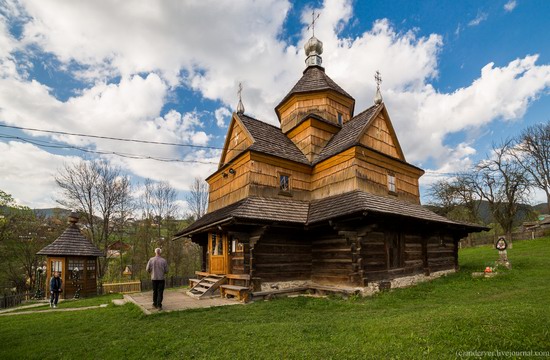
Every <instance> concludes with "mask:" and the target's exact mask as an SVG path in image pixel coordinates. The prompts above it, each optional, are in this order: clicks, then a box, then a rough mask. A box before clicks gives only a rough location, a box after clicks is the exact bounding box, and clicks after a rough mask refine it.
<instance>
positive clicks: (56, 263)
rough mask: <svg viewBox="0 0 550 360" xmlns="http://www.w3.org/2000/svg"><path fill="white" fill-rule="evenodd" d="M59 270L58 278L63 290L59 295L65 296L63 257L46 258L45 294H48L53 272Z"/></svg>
mask: <svg viewBox="0 0 550 360" xmlns="http://www.w3.org/2000/svg"><path fill="white" fill-rule="evenodd" d="M56 271H57V272H59V278H60V279H61V289H63V292H62V293H61V296H60V297H63V298H65V273H66V271H65V258H48V269H47V273H48V277H47V279H46V295H47V296H49V294H50V280H51V278H52V276H53V273H54V272H56Z"/></svg>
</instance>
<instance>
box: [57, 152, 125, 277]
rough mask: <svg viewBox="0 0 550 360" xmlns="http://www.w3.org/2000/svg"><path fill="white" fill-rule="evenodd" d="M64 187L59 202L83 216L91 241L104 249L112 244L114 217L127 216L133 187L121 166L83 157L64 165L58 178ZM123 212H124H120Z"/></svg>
mask: <svg viewBox="0 0 550 360" xmlns="http://www.w3.org/2000/svg"><path fill="white" fill-rule="evenodd" d="M55 181H56V182H57V184H58V185H59V187H60V188H61V189H62V194H63V198H62V199H58V200H57V202H58V203H59V204H61V205H63V206H65V207H67V208H69V209H73V210H76V211H78V212H80V213H81V214H82V215H83V216H84V220H85V223H86V226H87V230H88V231H89V233H90V238H91V239H92V241H93V242H94V243H95V244H96V245H97V246H98V247H99V248H100V249H102V250H103V251H105V252H107V248H108V247H109V245H110V243H111V239H110V236H111V234H112V232H113V230H114V226H112V225H113V224H112V222H113V218H115V217H118V218H119V219H120V218H121V217H124V216H128V213H127V212H126V211H124V209H128V208H129V205H128V203H129V202H130V201H131V194H130V192H131V186H130V180H129V178H128V177H127V176H124V175H123V174H122V171H121V169H120V168H119V167H114V166H111V165H110V164H109V163H107V162H106V161H101V160H97V161H86V160H82V161H80V162H79V163H76V164H73V165H65V166H64V167H63V168H62V169H61V170H60V171H59V172H58V174H57V176H56V177H55ZM121 211H122V212H121ZM106 266H107V261H103V262H102V264H101V266H100V276H102V275H103V274H104V273H105V268H106Z"/></svg>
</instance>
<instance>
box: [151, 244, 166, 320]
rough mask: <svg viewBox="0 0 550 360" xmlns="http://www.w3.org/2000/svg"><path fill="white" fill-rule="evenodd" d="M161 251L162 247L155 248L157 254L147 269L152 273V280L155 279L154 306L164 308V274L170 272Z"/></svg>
mask: <svg viewBox="0 0 550 360" xmlns="http://www.w3.org/2000/svg"><path fill="white" fill-rule="evenodd" d="M160 252H161V250H160V248H156V249H155V256H154V257H152V258H150V259H149V261H148V262H147V267H146V270H147V272H149V273H151V280H152V281H153V306H154V307H155V308H157V309H159V310H162V298H163V295H164V276H165V275H166V273H167V272H168V263H167V262H166V260H165V259H164V258H163V257H161V256H160Z"/></svg>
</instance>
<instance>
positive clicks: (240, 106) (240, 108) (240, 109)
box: [237, 82, 244, 114]
mask: <svg viewBox="0 0 550 360" xmlns="http://www.w3.org/2000/svg"><path fill="white" fill-rule="evenodd" d="M242 92H243V84H242V83H240V82H239V90H237V94H238V96H239V103H238V104H237V114H244V105H243V98H242Z"/></svg>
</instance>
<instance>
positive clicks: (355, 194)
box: [175, 190, 486, 238]
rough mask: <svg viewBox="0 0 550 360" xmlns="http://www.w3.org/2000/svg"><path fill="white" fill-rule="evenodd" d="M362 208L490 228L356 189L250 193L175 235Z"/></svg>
mask: <svg viewBox="0 0 550 360" xmlns="http://www.w3.org/2000/svg"><path fill="white" fill-rule="evenodd" d="M362 212H368V213H375V214H391V215H395V216H398V217H405V218H412V219H417V220H423V221H426V222H431V223H440V224H447V225H451V226H457V227H465V228H468V229H470V230H471V231H481V230H486V228H485V227H483V226H479V225H475V224H467V223H463V222H458V221H453V220H449V219H447V218H445V217H443V216H440V215H437V214H436V213H434V212H432V211H430V210H428V209H426V208H424V207H423V206H422V205H418V204H411V203H408V202H405V201H402V200H398V199H394V198H390V197H385V196H379V195H374V194H370V193H366V192H363V191H360V190H355V191H350V192H347V193H344V194H340V195H335V196H331V197H327V198H325V199H319V200H313V201H311V202H304V201H297V200H291V199H273V198H261V197H248V198H246V199H243V200H241V201H238V202H236V203H234V204H231V205H228V206H226V207H223V208H221V209H218V210H216V211H213V212H211V213H208V214H206V215H204V216H203V217H202V218H200V219H199V220H197V221H196V222H194V223H193V224H191V225H190V226H189V227H187V228H185V229H183V230H182V231H180V232H179V233H177V234H176V235H175V236H176V238H179V237H184V236H189V235H192V234H194V233H196V232H200V231H201V230H203V229H206V228H207V227H210V226H213V225H216V224H221V223H225V222H229V221H231V220H238V219H246V220H260V221H272V222H280V223H298V224H302V225H313V224H317V223H320V222H323V221H328V220H331V219H336V218H341V217H345V216H350V215H352V214H356V213H362Z"/></svg>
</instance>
